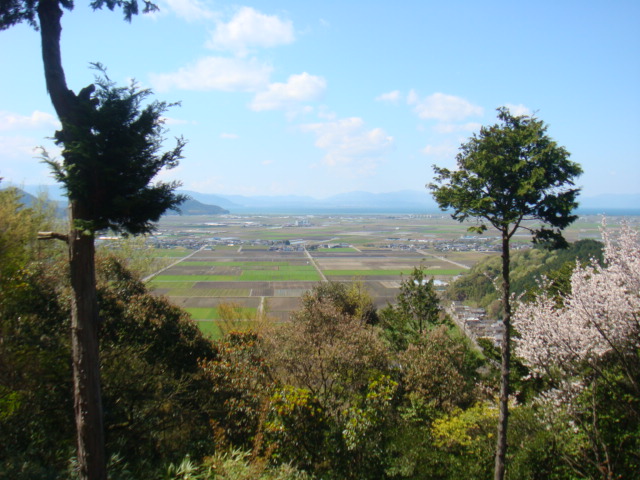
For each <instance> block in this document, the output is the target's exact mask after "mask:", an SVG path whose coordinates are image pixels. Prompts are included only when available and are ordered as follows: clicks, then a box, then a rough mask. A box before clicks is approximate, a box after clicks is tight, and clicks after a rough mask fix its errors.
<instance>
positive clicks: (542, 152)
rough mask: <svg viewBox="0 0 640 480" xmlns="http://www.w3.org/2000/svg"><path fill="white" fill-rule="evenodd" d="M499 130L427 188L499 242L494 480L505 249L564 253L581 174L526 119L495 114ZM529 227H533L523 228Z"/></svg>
mask: <svg viewBox="0 0 640 480" xmlns="http://www.w3.org/2000/svg"><path fill="white" fill-rule="evenodd" d="M498 119H499V120H500V123H497V124H495V125H491V126H485V127H482V128H481V129H480V133H479V134H474V135H473V136H472V137H471V138H470V139H469V140H468V141H467V142H466V143H464V144H462V146H461V147H460V152H459V153H458V155H457V157H456V160H457V169H456V170H449V169H447V168H440V167H437V166H435V165H434V167H433V168H434V172H435V177H434V182H433V183H430V184H429V185H428V188H429V189H430V190H431V192H432V194H433V196H434V198H435V200H436V202H437V203H438V205H439V206H440V208H441V209H442V210H453V213H452V214H451V216H452V217H453V218H454V219H456V220H458V221H460V222H464V221H466V220H467V219H469V218H473V219H476V221H477V224H476V225H472V226H470V227H469V230H470V231H473V232H477V233H482V232H484V231H486V229H487V226H488V225H490V226H492V227H493V228H495V229H496V230H498V232H499V234H500V237H501V240H502V302H503V306H504V315H503V318H502V324H503V328H504V329H503V336H502V342H501V343H502V345H501V350H502V365H501V381H500V417H499V423H498V436H497V448H496V465H495V479H496V480H502V479H503V478H504V475H505V469H506V465H505V461H506V452H507V426H508V414H509V411H508V397H509V369H510V367H509V365H510V357H511V304H510V295H511V287H510V277H509V268H510V255H509V249H510V241H511V239H512V237H513V235H514V234H515V233H516V232H517V231H518V230H520V229H523V228H524V229H527V230H529V231H530V232H531V233H532V234H533V240H534V242H544V243H548V244H549V245H553V246H563V245H566V241H565V240H564V237H563V236H562V230H563V229H564V228H566V227H567V226H568V225H570V224H571V223H572V222H573V221H574V220H575V219H576V218H577V217H576V216H575V215H573V214H572V213H571V212H572V210H573V209H574V208H576V207H577V201H576V198H577V196H578V193H579V189H578V188H575V187H574V183H573V182H574V179H575V178H576V177H578V176H579V175H580V174H581V173H582V169H581V168H580V166H579V165H578V164H577V163H574V162H572V161H570V160H569V152H568V151H567V150H566V149H565V148H564V147H561V146H558V145H557V144H556V142H555V141H554V140H553V139H551V138H550V137H549V136H548V135H547V126H546V125H545V124H544V122H542V121H541V120H539V119H537V118H536V117H534V116H528V115H521V116H514V115H512V114H511V113H510V112H509V110H508V109H507V108H506V107H501V108H498ZM530 221H535V222H538V223H539V226H530V224H529V223H527V224H525V223H524V222H530Z"/></svg>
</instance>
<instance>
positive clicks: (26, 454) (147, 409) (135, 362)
mask: <svg viewBox="0 0 640 480" xmlns="http://www.w3.org/2000/svg"><path fill="white" fill-rule="evenodd" d="M96 266H97V274H98V275H97V277H98V278H97V280H98V296H99V299H100V305H101V320H102V322H101V326H100V336H101V342H100V358H101V377H102V385H103V390H102V391H103V404H104V410H105V416H104V424H105V432H106V436H105V439H106V451H107V452H108V454H109V455H108V456H109V457H113V458H118V457H119V458H120V460H121V461H120V462H119V463H120V467H118V465H113V468H115V469H116V471H113V472H111V471H110V475H111V476H113V477H114V478H119V477H116V475H115V474H116V473H117V470H122V468H123V467H124V466H126V467H127V468H128V469H129V470H130V471H131V472H132V476H131V477H127V478H155V477H154V474H155V473H158V472H161V471H162V470H163V469H164V468H165V467H166V465H167V464H168V463H170V462H176V461H179V460H180V459H182V458H183V457H184V456H185V455H186V454H191V455H192V457H193V458H201V457H203V456H205V455H210V454H211V453H212V451H213V444H212V442H211V428H210V420H211V416H212V415H213V414H214V413H215V409H214V408H212V406H213V407H215V405H216V404H217V403H218V400H219V396H218V395H217V394H213V395H212V391H213V390H214V389H213V383H212V382H211V381H210V379H209V378H208V377H207V376H206V375H204V372H203V370H202V368H201V367H200V362H203V363H206V362H208V361H210V360H212V359H213V358H215V357H216V356H217V349H216V347H215V346H214V345H213V344H212V343H211V342H209V341H208V340H207V339H206V338H204V337H203V335H202V334H201V332H200V330H199V329H198V327H197V325H196V324H195V323H194V322H193V321H191V320H190V319H189V316H188V314H186V313H185V312H183V311H182V310H180V309H179V308H177V307H175V306H172V305H170V304H169V303H168V301H166V300H165V299H163V298H160V297H156V296H153V295H151V294H150V293H149V292H148V291H147V290H146V288H145V286H144V285H143V284H142V283H141V282H139V281H138V280H136V279H135V277H134V276H133V275H131V274H130V273H129V272H128V271H127V270H126V269H125V268H123V267H122V264H121V263H120V262H119V261H117V260H115V259H114V258H112V257H108V258H101V257H98V258H97V265H96ZM67 269H68V265H67V264H66V262H64V261H55V262H50V261H43V262H36V263H32V264H30V265H29V266H27V267H26V268H24V269H22V270H21V272H20V275H19V277H16V279H15V281H14V283H13V284H12V285H11V286H10V288H7V289H0V334H1V335H2V339H3V342H0V431H2V433H3V442H0V478H1V479H5V478H7V479H9V478H11V479H30V480H31V479H42V480H44V479H48V480H52V479H58V478H76V474H77V472H75V471H73V472H68V471H67V465H68V464H69V460H70V459H71V458H72V457H73V456H74V437H75V435H74V430H75V428H74V418H73V403H72V391H73V385H72V379H71V368H72V367H71V364H70V362H69V357H70V351H71V345H70V338H69V337H70V336H69V334H68V331H69V323H70V321H69V308H70V307H69V302H68V296H69V295H70V290H69V284H68V282H67V281H62V282H61V281H60V279H61V278H62V279H66V278H67V277H68V272H67Z"/></svg>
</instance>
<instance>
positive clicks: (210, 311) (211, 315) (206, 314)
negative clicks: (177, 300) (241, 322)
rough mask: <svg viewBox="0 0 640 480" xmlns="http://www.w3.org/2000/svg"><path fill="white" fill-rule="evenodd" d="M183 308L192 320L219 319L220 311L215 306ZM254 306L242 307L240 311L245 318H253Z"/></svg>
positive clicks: (254, 313)
mask: <svg viewBox="0 0 640 480" xmlns="http://www.w3.org/2000/svg"><path fill="white" fill-rule="evenodd" d="M185 310H186V311H187V312H188V313H189V314H190V315H191V317H192V318H193V319H194V320H220V313H219V312H218V308H217V307H208V308H185ZM256 311H257V309H256V308H243V309H241V313H242V314H243V315H246V316H247V318H254V317H255V315H256Z"/></svg>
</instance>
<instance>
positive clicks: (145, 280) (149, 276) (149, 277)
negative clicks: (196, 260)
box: [142, 246, 205, 283]
mask: <svg viewBox="0 0 640 480" xmlns="http://www.w3.org/2000/svg"><path fill="white" fill-rule="evenodd" d="M204 248H205V247H204V246H202V247H200V248H199V249H198V250H196V251H194V252H192V253H190V254H189V255H187V256H186V257H182V258H180V259H178V260H177V261H175V262H173V263H172V264H171V265H167V266H166V267H164V268H161V269H160V270H158V271H157V272H155V273H152V274H151V275H147V276H146V277H144V278H143V279H142V281H143V282H145V283H146V282H148V281H149V280H151V279H152V278H153V277H155V276H156V275H160V274H161V273H162V272H164V271H165V270H169V269H170V268H171V267H174V266H176V265H178V264H179V263H180V262H184V261H185V260H187V259H189V258H191V257H193V256H194V255H195V254H196V253H198V252H200V251H202V250H204Z"/></svg>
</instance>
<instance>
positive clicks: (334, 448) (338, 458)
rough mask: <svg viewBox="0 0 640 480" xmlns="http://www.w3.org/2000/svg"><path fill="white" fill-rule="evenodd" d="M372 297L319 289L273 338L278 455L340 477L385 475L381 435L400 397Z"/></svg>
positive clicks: (337, 287)
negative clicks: (373, 318) (396, 397)
mask: <svg viewBox="0 0 640 480" xmlns="http://www.w3.org/2000/svg"><path fill="white" fill-rule="evenodd" d="M365 293H366V292H364V291H362V290H361V289H360V288H359V287H357V286H356V287H350V286H347V285H345V284H340V283H332V282H328V283H322V284H319V285H318V286H316V287H315V288H314V289H313V290H312V291H310V292H307V293H306V294H305V295H304V296H303V299H302V304H303V305H302V308H301V309H300V310H299V311H297V312H294V313H293V314H292V315H291V320H290V322H288V323H286V324H284V325H280V326H277V325H276V326H274V327H275V329H274V331H272V332H270V333H269V341H270V344H271V346H270V355H269V361H270V363H271V365H272V366H273V369H274V374H275V376H276V378H277V379H278V380H279V382H280V384H281V385H283V388H282V389H280V390H279V391H277V392H276V393H275V395H274V397H273V399H272V401H273V404H274V410H275V415H273V417H274V418H272V419H271V420H270V421H271V430H276V431H275V434H274V435H272V438H275V440H276V443H277V450H276V452H282V454H283V455H287V459H288V460H291V461H292V462H294V463H296V464H298V465H304V466H306V467H307V468H313V469H314V470H315V471H318V472H320V473H326V472H327V470H330V471H331V472H332V474H333V475H335V476H336V478H383V477H382V476H381V475H382V470H383V468H382V461H383V460H384V456H383V455H381V450H380V449H381V448H382V446H383V443H384V442H382V441H381V440H380V437H379V434H381V432H384V431H385V429H386V425H387V424H388V422H389V421H390V420H391V419H392V418H393V417H392V416H390V415H387V412H389V408H388V406H389V402H390V401H391V400H390V399H389V400H384V399H388V398H389V395H391V396H393V395H392V393H390V392H391V391H393V392H395V385H394V384H393V381H392V380H391V379H388V381H387V380H386V378H387V377H385V376H386V375H388V374H389V372H390V370H391V368H390V363H389V352H388V350H387V348H386V346H385V344H384V342H383V341H382V338H381V336H380V333H379V330H378V327H376V326H373V325H370V324H369V323H367V321H368V320H369V319H370V318H371V315H370V312H371V310H372V308H373V306H372V303H371V301H370V299H368V297H367V296H366V295H365ZM278 327H279V328H278ZM378 396H379V398H378ZM299 425H304V426H305V429H300V428H299ZM306 427H309V428H306ZM283 429H284V430H283ZM360 434H361V436H359V435H360ZM310 438H320V439H321V441H318V442H314V444H310V443H309V440H310ZM374 439H378V440H376V441H374ZM367 445H368V446H372V445H373V446H374V447H375V448H368V447H367ZM296 453H297V454H298V455H297V456H295V458H292V457H293V456H294V455H295V454H296ZM289 455H292V456H291V457H289Z"/></svg>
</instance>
